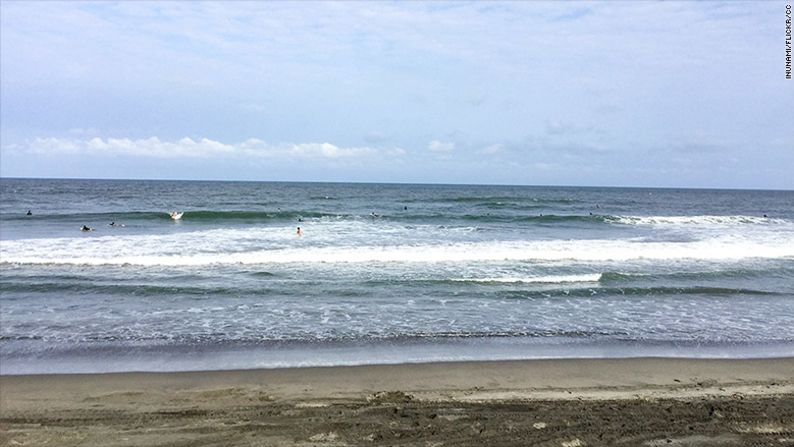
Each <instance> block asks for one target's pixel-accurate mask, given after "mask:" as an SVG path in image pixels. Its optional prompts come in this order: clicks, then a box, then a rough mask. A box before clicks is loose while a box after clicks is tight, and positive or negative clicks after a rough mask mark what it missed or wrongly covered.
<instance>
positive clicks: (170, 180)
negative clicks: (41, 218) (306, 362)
mask: <svg viewBox="0 0 794 447" xmlns="http://www.w3.org/2000/svg"><path fill="white" fill-rule="evenodd" d="M0 180H98V181H140V182H217V183H317V184H323V183H326V184H362V185H416V186H502V187H528V188H609V189H621V188H622V189H684V190H713V191H771V192H794V188H793V189H770V188H753V187H714V186H631V185H629V186H626V185H623V186H620V185H548V184H546V185H542V184H528V183H525V184H514V183H445V182H373V181H354V180H348V181H328V180H229V179H168V178H96V177H8V176H3V175H0Z"/></svg>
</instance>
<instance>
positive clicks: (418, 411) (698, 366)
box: [0, 358, 794, 447]
mask: <svg viewBox="0 0 794 447" xmlns="http://www.w3.org/2000/svg"><path fill="white" fill-rule="evenodd" d="M0 445H4V446H5V445H8V446H19V445H36V446H72V445H86V446H89V445H90V446H143V445H158V446H259V445H261V446H283V445H299V446H309V445H317V446H342V445H367V446H372V445H405V446H409V445H410V446H460V445H492V446H501V445H539V446H560V447H575V446H585V445H589V446H597V445H626V446H668V445H670V446H718V445H719V446H723V445H737V446H738V445H773V446H784V445H785V446H792V445H794V358H785V359H768V360H682V359H622V360H621V359H610V360H536V361H516V362H471V363H433V364H421V365H391V366H361V367H334V368H301V369H278V370H250V371H209V372H189V373H128V374H126V373H125V374H97V375H37V376H2V377H0Z"/></svg>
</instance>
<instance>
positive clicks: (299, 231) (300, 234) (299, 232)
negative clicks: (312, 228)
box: [295, 227, 303, 236]
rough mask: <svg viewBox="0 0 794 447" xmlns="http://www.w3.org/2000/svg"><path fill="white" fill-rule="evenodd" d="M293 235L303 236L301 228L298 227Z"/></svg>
mask: <svg viewBox="0 0 794 447" xmlns="http://www.w3.org/2000/svg"><path fill="white" fill-rule="evenodd" d="M295 234H297V235H298V236H302V235H303V233H302V232H301V227H298V231H297V232H295Z"/></svg>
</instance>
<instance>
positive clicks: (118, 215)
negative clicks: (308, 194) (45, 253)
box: [3, 210, 351, 223]
mask: <svg viewBox="0 0 794 447" xmlns="http://www.w3.org/2000/svg"><path fill="white" fill-rule="evenodd" d="M170 211H171V210H167V211H166V210H164V211H133V212H106V213H69V214H36V215H34V216H30V217H29V216H24V215H22V216H20V215H3V219H6V220H30V219H47V220H52V221H74V220H79V221H84V222H97V221H99V222H111V221H116V222H119V223H124V222H129V221H145V220H149V221H151V220H154V221H157V220H163V221H168V220H171V216H170V215H169V213H170ZM180 211H181V210H180ZM346 217H351V216H350V215H346V214H339V213H323V212H318V211H302V210H287V211H212V210H195V211H190V210H188V211H184V216H183V218H182V220H185V221H187V220H192V221H195V220H199V221H224V220H246V221H269V220H294V219H296V218H346Z"/></svg>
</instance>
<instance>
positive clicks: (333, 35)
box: [0, 0, 794, 189]
mask: <svg viewBox="0 0 794 447" xmlns="http://www.w3.org/2000/svg"><path fill="white" fill-rule="evenodd" d="M785 5H786V3H785V2H783V1H768V2H738V1H737V2H675V1H671V2H645V1H643V2H639V1H638V2H613V1H611V2H592V3H591V2H558V3H546V2H539V1H527V2H504V3H500V2H440V1H435V2H319V3H313V2H304V1H301V2H283V3H280V2H253V3H246V2H239V1H238V2H218V3H213V2H186V1H180V2H173V3H169V2H145V1H125V2H107V1H103V2H71V1H70V2H49V1H47V2H44V1H39V2H18V1H5V0H3V1H2V2H0V176H2V177H56V178H72V177H76V178H135V179H202V180H258V181H270V180H273V181H341V182H346V181H349V182H400V183H469V184H471V183H474V184H481V183H482V184H518V185H574V186H649V187H698V188H702V187H705V188H766V189H794V125H792V124H791V123H792V122H794V117H792V104H794V80H787V79H785V42H784V40H785Z"/></svg>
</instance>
